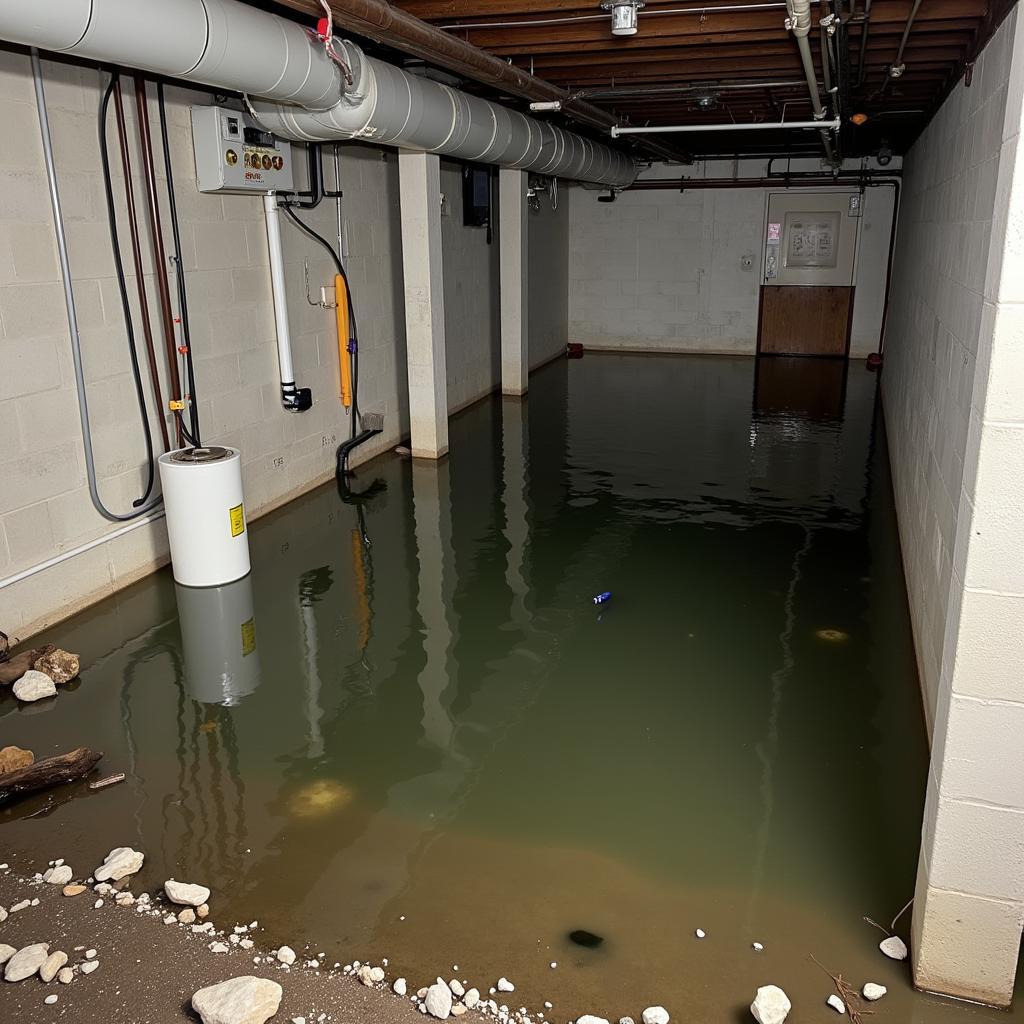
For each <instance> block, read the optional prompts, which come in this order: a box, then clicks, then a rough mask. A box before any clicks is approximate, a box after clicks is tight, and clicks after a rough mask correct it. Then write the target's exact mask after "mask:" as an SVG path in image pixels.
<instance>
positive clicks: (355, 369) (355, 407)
mask: <svg viewBox="0 0 1024 1024" xmlns="http://www.w3.org/2000/svg"><path fill="white" fill-rule="evenodd" d="M280 209H282V210H284V212H285V214H286V215H287V216H288V218H289V219H290V220H291V221H292V223H293V224H294V225H295V226H296V227H297V228H298V229H299V230H300V231H304V232H305V233H306V234H307V235H309V237H310V238H312V239H313V240H314V241H315V242H319V243H320V245H322V246H323V247H324V248H325V249H326V250H327V251H328V252H329V253H330V254H331V259H332V260H333V261H334V265H335V266H336V267H337V268H338V273H339V274H340V275H341V277H342V280H343V281H344V282H345V296H346V301H347V304H348V322H349V331H350V332H351V335H352V352H351V354H352V426H351V431H350V434H349V436H350V437H355V436H356V426H357V421H358V420H359V331H358V328H357V327H356V311H355V307H354V306H353V305H352V289H351V287H349V283H348V274H346V273H345V266H344V264H343V263H342V262H341V257H340V256H339V255H338V254H337V252H335V249H334V246H333V245H331V243H330V242H328V241H327V239H326V238H324V237H323V235H318V234H317V233H316V232H315V231H314V230H313V229H312V228H311V227H310V226H309V225H308V224H307V223H305V221H303V220H301V219H300V218H299V217H298V216H297V215H296V213H295V211H294V210H293V209H292V208H291V207H290V206H281V207H280Z"/></svg>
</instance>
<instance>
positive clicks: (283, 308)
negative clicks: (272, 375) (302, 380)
mask: <svg viewBox="0 0 1024 1024" xmlns="http://www.w3.org/2000/svg"><path fill="white" fill-rule="evenodd" d="M263 216H264V218H265V219H266V222H267V250H268V252H269V253H270V290H271V294H272V295H273V297H274V325H275V327H276V328H277V361H278V364H279V365H280V367H281V401H282V402H283V403H284V405H285V406H286V407H288V406H290V405H291V404H292V403H293V402H294V400H295V397H296V394H297V389H296V387H295V368H294V367H293V366H292V336H291V330H290V329H289V327H288V296H287V293H286V289H285V280H284V249H283V248H282V246H281V214H280V213H279V212H278V208H277V196H276V195H274V193H273V192H271V193H268V194H267V195H265V196H264V197H263Z"/></svg>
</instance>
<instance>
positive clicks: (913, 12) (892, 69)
mask: <svg viewBox="0 0 1024 1024" xmlns="http://www.w3.org/2000/svg"><path fill="white" fill-rule="evenodd" d="M920 6H921V0H914V5H913V7H911V8H910V13H909V14H908V15H907V23H906V25H905V26H904V27H903V37H902V38H901V39H900V47H899V49H898V50H897V51H896V59H895V60H894V61H893V62H892V63H891V64H890V65H889V67H888V68H887V69H886V73H885V79H884V80H883V82H882V85H881V87H880V88H879V89H878V91H877V92H876V93H875V96H881V95H882V94H883V93H884V92H885V90H886V89H887V88H888V87H889V83H890V82H891V81H892V80H893V79H894V78H899V77H900V76H901V75H902V74H903V72H904V71H905V70H906V65H905V64H904V63H903V51H904V50H905V49H906V46H907V40H908V39H909V38H910V30H911V29H912V28H913V27H914V19H915V18H916V17H917V11H918V8H920ZM872 98H874V97H872Z"/></svg>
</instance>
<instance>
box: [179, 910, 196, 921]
mask: <svg viewBox="0 0 1024 1024" xmlns="http://www.w3.org/2000/svg"><path fill="white" fill-rule="evenodd" d="M178 920H179V921H180V922H181V923H182V924H195V920H196V912H195V911H194V910H193V909H192V908H191V907H186V908H185V909H184V910H179V911H178Z"/></svg>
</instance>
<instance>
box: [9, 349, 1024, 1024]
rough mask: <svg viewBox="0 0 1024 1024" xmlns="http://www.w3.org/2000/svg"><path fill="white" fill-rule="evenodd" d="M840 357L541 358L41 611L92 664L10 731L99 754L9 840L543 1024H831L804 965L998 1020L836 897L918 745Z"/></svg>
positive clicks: (854, 377) (878, 434)
mask: <svg viewBox="0 0 1024 1024" xmlns="http://www.w3.org/2000/svg"><path fill="white" fill-rule="evenodd" d="M843 371H844V367H843V366H842V365H841V364H838V363H832V362H827V361H817V360H814V361H812V360H805V361H802V362H801V361H795V362H794V361H790V360H772V361H766V362H764V363H763V364H762V365H761V366H760V367H757V366H756V364H755V362H754V361H753V360H747V359H741V358H708V357H657V358H655V357H646V356H612V355H600V356H597V355H588V356H587V357H586V358H585V359H584V360H582V361H580V362H558V363H555V364H553V365H551V366H549V367H547V368H545V369H544V370H543V371H541V372H540V373H538V374H536V375H535V376H534V377H532V378H531V391H530V396H529V400H528V401H527V402H520V401H517V400H511V399H504V400H502V399H500V398H497V397H495V398H493V399H491V400H487V401H484V402H481V403H479V404H478V405H476V406H473V407H472V408H471V409H469V410H467V411H466V412H464V413H462V414H461V415H459V416H458V417H457V418H455V419H454V420H453V421H452V424H451V456H450V458H449V459H448V460H446V461H445V462H443V463H441V464H440V465H439V466H436V467H435V466H433V465H420V464H412V463H410V462H409V461H405V460H402V459H399V458H397V457H395V456H387V457H384V458H381V459H378V460H376V461H374V462H373V463H371V464H369V465H367V466H365V467H363V468H361V469H360V470H359V471H358V475H357V477H356V478H355V479H354V480H353V481H352V492H353V493H351V494H347V495H345V496H339V493H338V490H337V489H336V488H335V487H334V486H333V485H332V486H330V487H324V488H321V489H319V490H317V491H315V492H312V493H311V494H309V495H307V496H306V497H304V498H302V499H300V500H298V501H295V502H293V503H292V504H290V505H289V506H287V507H286V508H284V509H282V510H280V511H278V512H277V513H274V514H273V515H271V516H269V517H266V518H264V519H263V520H260V521H259V522H257V523H255V524H254V525H253V528H252V535H251V544H252V557H253V572H252V574H251V576H250V577H249V578H248V579H246V580H243V581H240V582H239V583H237V584H234V585H232V586H231V587H228V588H222V589H221V590H219V591H188V590H185V589H182V588H176V587H175V584H174V582H173V580H172V577H171V574H170V570H169V569H168V570H164V571H162V572H160V573H158V574H156V575H155V576H152V577H150V578H148V579H146V580H144V581H143V582H141V583H139V584H137V585H136V586H134V587H132V588H130V589H129V590H126V591H124V592H122V593H121V594H119V595H117V596H116V597H115V598H112V599H110V600H108V601H106V602H104V603H102V604H100V605H97V606H96V607H94V608H92V609H90V610H89V611H88V612H86V613H84V614H82V615H80V616H78V617H76V618H75V619H73V620H71V621H69V622H67V623H64V624H62V625H61V626H60V627H58V628H56V629H54V630H52V631H50V633H48V634H46V635H44V636H42V637H41V638H40V642H42V641H49V642H57V643H60V645H61V646H63V647H66V648H68V649H70V650H74V651H79V652H81V654H82V663H83V665H84V666H86V667H85V669H84V671H83V672H82V677H81V681H80V683H79V684H77V685H75V686H74V687H72V688H69V689H68V690H67V691H66V692H64V691H62V693H61V695H60V697H59V698H58V699H57V700H55V701H49V702H43V703H40V704H37V705H26V706H22V707H19V706H18V705H17V702H16V701H15V700H14V699H13V697H11V696H10V694H9V692H6V691H5V692H4V693H3V695H2V696H0V718H2V722H3V729H2V739H3V742H5V743H17V744H19V745H21V746H24V747H30V748H32V749H33V750H34V751H35V752H36V755H37V757H42V756H46V755H48V754H50V753H54V752H57V751H58V750H66V749H69V748H71V747H74V746H79V745H88V746H92V747H95V748H97V749H100V750H102V751H104V753H105V758H104V761H103V762H102V767H103V769H104V770H105V771H107V772H114V771H124V772H125V773H126V774H127V776H128V779H127V782H126V783H125V784H123V785H120V786H115V787H112V788H110V789H108V790H103V791H99V792H89V791H87V790H86V789H85V788H84V787H70V788H68V789H66V790H61V791H54V792H53V793H51V794H50V796H49V797H47V796H39V797H36V798H32V799H28V800H25V801H22V802H21V803H18V804H16V805H14V806H12V807H9V808H7V809H5V810H4V811H3V812H2V814H0V847H2V849H3V851H4V856H5V857H9V858H10V859H11V860H12V862H13V863H14V865H15V866H16V867H20V866H24V868H25V869H26V870H36V869H37V868H38V866H39V863H40V860H41V861H42V863H43V864H44V865H45V861H46V860H47V859H49V858H53V857H61V856H63V857H67V858H68V859H69V861H70V862H71V863H72V864H74V866H75V870H76V871H77V872H79V873H84V872H85V871H87V870H88V869H90V868H91V867H92V866H94V865H96V864H98V863H99V862H100V861H101V860H102V858H103V856H104V855H105V854H106V852H107V851H108V850H109V849H110V848H111V847H112V846H119V845H131V846H135V847H136V848H138V849H140V850H143V851H144V852H145V853H146V858H147V859H146V866H145V868H144V870H143V872H142V873H141V874H140V875H139V876H138V880H137V882H135V883H134V888H135V890H136V891H137V892H138V891H140V890H141V889H143V888H145V889H149V890H151V891H152V890H155V889H157V888H158V887H159V886H160V885H161V884H162V882H163V880H164V879H165V878H167V877H171V876H173V877H176V878H178V879H187V880H190V881H196V882H201V883H202V884H204V885H208V886H210V887H211V888H212V889H213V891H214V897H213V900H212V906H213V915H214V917H215V918H216V919H217V921H218V924H220V925H221V926H222V927H223V926H230V924H232V923H234V922H236V921H250V920H252V919H253V918H258V919H259V921H260V925H261V926H262V928H264V929H265V932H264V936H263V937H261V942H262V943H263V944H265V945H266V946H267V947H268V948H270V947H271V946H273V945H276V944H277V943H279V942H288V943H289V944H290V945H292V946H294V947H295V948H296V949H297V950H300V951H301V950H302V949H303V947H306V946H307V945H308V948H309V951H310V952H311V953H316V952H320V951H323V952H325V953H326V955H327V961H328V963H331V962H333V961H340V962H341V963H347V962H349V961H351V960H352V959H354V958H358V959H361V960H367V959H369V960H372V961H374V962H379V960H380V959H381V958H383V957H388V958H389V959H390V964H391V966H390V968H389V976H394V975H395V974H396V973H399V974H403V975H405V976H406V977H408V978H409V979H410V982H411V983H412V988H414V989H415V988H416V987H418V986H419V985H421V984H427V983H429V982H431V981H432V980H433V979H434V977H435V976H436V975H438V974H441V975H443V976H444V977H454V976H458V977H460V978H465V979H469V981H470V982H471V983H472V984H476V985H478V986H479V987H481V988H482V989H484V988H485V987H486V986H489V985H493V984H494V983H495V981H496V979H497V978H498V977H499V976H500V975H505V976H507V977H508V978H510V979H511V980H512V981H513V982H514V983H515V985H516V992H515V995H514V996H510V997H509V999H510V1000H514V1003H510V1005H515V1006H519V1005H525V1006H528V1007H530V1008H531V1009H539V1008H540V1007H541V1006H542V1003H543V1001H545V1000H549V1001H551V1002H552V1003H553V1004H554V1009H553V1010H551V1011H550V1013H549V1014H548V1016H549V1017H551V1018H552V1019H554V1020H562V1021H564V1020H568V1019H569V1018H575V1017H576V1016H578V1015H579V1014H581V1013H584V1012H595V1013H599V1014H600V1015H601V1016H604V1017H608V1018H610V1019H613V1020H614V1019H616V1018H618V1017H619V1016H621V1015H623V1014H627V1013H628V1014H630V1015H632V1016H634V1017H637V1018H638V1017H639V1014H640V1011H641V1010H642V1009H643V1008H644V1007H645V1006H649V1005H652V1004H654V1003H660V1004H662V1005H664V1006H666V1007H667V1008H668V1009H669V1011H670V1012H671V1013H672V1015H673V1017H674V1018H675V1019H677V1020H681V1021H686V1020H689V1021H697V1020H723V1021H742V1020H748V1019H750V1018H749V1011H748V1009H747V1007H748V1006H749V1004H750V1000H751V998H752V996H753V993H754V991H755V989H756V988H757V987H758V986H759V985H763V984H767V983H769V982H771V983H775V984H778V985H781V986H782V987H783V988H784V989H785V990H786V991H787V993H788V994H789V995H790V997H791V999H792V1001H793V1004H794V1010H793V1013H792V1015H791V1018H790V1019H791V1020H792V1021H794V1022H796V1024H799V1022H801V1021H809V1020H829V1019H831V1017H830V1015H831V1014H832V1013H833V1011H831V1010H829V1009H828V1008H827V1007H826V1006H825V999H826V997H827V996H828V995H829V994H830V993H831V992H832V983H831V981H830V979H829V978H828V977H827V975H826V974H825V973H824V972H823V971H822V970H821V969H820V968H819V967H817V966H815V965H814V964H813V963H812V962H811V960H810V956H811V955H813V956H814V957H816V958H817V959H818V960H819V961H820V962H821V963H822V964H824V965H825V966H826V967H828V968H829V970H831V971H832V972H833V973H842V974H843V976H844V977H845V978H846V979H847V980H848V981H849V982H850V983H851V984H853V985H855V986H856V987H857V988H858V989H859V988H860V986H861V985H862V984H863V983H864V982H865V981H875V982H879V983H881V984H884V985H886V986H888V988H889V994H888V996H887V997H886V998H885V999H884V1000H883V1001H882V1002H880V1003H877V1004H875V1006H874V1008H873V1009H874V1011H875V1014H876V1017H877V1019H878V1020H879V1021H882V1020H890V1021H899V1022H905V1021H913V1022H927V1024H933V1022H934V1024H943V1022H947V1021H949V1022H953V1021H997V1020H998V1021H1005V1020H1007V1018H1008V1016H1009V1018H1010V1019H1013V1018H1014V1017H1016V1016H1019V1012H1018V1013H1017V1014H1010V1015H1007V1014H1005V1013H1000V1012H998V1011H994V1010H986V1009H983V1008H980V1007H974V1006H969V1005H966V1004H957V1003H953V1002H951V1001H946V1000H940V999H937V998H934V997H930V996H925V995H921V994H918V993H915V992H914V991H913V990H912V988H911V987H910V981H909V968H908V966H907V965H906V964H899V963H894V962H891V961H887V960H886V959H885V958H884V957H882V955H881V954H880V953H879V952H878V949H877V943H878V941H879V940H880V939H881V938H882V935H881V934H880V933H879V932H878V931H877V930H876V929H874V928H873V927H872V926H871V925H869V924H867V923H866V922H865V921H864V917H865V915H867V916H868V917H871V918H873V919H874V920H876V921H880V922H884V923H888V922H889V921H890V920H891V919H892V917H893V916H894V915H895V914H896V913H897V912H898V911H899V910H900V909H901V908H902V907H903V906H904V905H905V904H906V902H907V901H908V900H909V899H910V897H911V896H912V894H913V888H914V878H915V872H916V866H917V852H918V846H919V836H920V823H921V812H922V804H923V797H924V791H925V777H926V769H927V737H926V733H925V724H924V721H923V717H922V711H921V699H920V696H919V690H918V682H917V677H916V670H915V662H914V652H913V644H912V640H911V635H910V626H909V621H908V617H907V612H906V600H905V594H904V584H903V578H902V573H901V568H900V557H899V547H898V537H897V529H896V520H895V515H894V511H893V507H892V498H891V493H890V485H889V478H888V466H887V460H886V455H885V444H884V438H883V436H882V427H881V421H880V419H879V417H878V415H877V407H876V397H875V385H876V378H875V377H874V376H873V375H872V374H869V373H867V372H866V371H865V370H864V369H863V366H862V365H861V364H856V363H855V364H852V365H851V367H850V369H849V372H848V374H844V372H843ZM343 497H344V500H343ZM603 592H610V593H611V595H612V596H611V599H610V600H609V601H607V602H606V603H604V604H600V605H595V604H594V602H593V598H594V597H595V596H596V595H598V594H601V593H603ZM225 666H227V667H228V671H227V673H225ZM698 928H699V929H702V930H703V931H704V932H705V933H706V937H705V938H703V939H698V938H696V936H695V930H696V929H698ZM908 929H909V912H908V913H907V914H906V915H904V917H903V918H902V919H901V921H900V923H899V925H898V928H897V930H898V931H899V932H900V933H901V934H903V935H904V936H906V934H907V931H908ZM754 942H759V943H762V944H763V946H764V949H763V950H762V951H755V950H754V949H753V948H752V944H753V943H754ZM456 964H457V965H458V971H457V972H456V971H455V970H454V967H453V965H456ZM554 964H557V966H553V965H554ZM1018 1005H1019V1003H1018Z"/></svg>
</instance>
